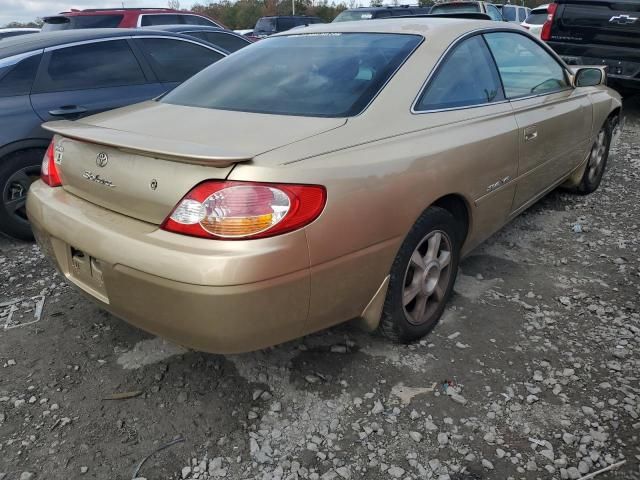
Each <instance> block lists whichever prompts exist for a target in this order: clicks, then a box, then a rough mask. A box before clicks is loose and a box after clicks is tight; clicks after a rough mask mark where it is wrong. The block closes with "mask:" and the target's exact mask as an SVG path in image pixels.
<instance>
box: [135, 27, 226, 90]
mask: <svg viewBox="0 0 640 480" xmlns="http://www.w3.org/2000/svg"><path fill="white" fill-rule="evenodd" d="M136 42H138V45H140V47H141V48H142V50H143V52H144V54H145V56H146V58H147V60H148V61H149V63H150V64H151V68H152V69H153V71H154V72H155V74H156V75H157V76H158V79H159V80H160V81H161V82H184V81H185V80H186V79H187V78H189V77H191V76H193V75H195V74H196V73H198V72H199V71H200V70H202V69H203V68H205V67H208V66H209V65H211V64H212V63H214V62H217V61H218V60H220V59H221V58H223V57H224V55H222V54H221V53H218V52H216V51H213V50H210V49H208V48H205V47H202V46H200V45H196V44H195V43H191V42H186V41H183V40H171V39H168V38H141V39H137V40H136Z"/></svg>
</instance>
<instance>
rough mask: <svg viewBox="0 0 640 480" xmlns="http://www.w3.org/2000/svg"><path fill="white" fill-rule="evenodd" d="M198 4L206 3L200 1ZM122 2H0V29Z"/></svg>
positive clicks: (154, 3) (157, 2) (128, 3)
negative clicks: (15, 23)
mask: <svg viewBox="0 0 640 480" xmlns="http://www.w3.org/2000/svg"><path fill="white" fill-rule="evenodd" d="M195 3H198V2H197V1H195V0H180V8H186V9H188V8H191V7H192V6H193V5H194V4H195ZM200 3H208V2H205V1H200ZM121 6H122V0H68V1H64V0H62V1H60V0H0V27H2V26H4V25H6V24H7V23H9V22H30V21H32V20H35V19H36V18H38V17H45V16H47V15H52V14H56V13H58V12H63V11H65V10H69V9H71V8H77V9H80V10H81V9H83V8H103V7H121ZM124 6H125V7H166V6H167V0H124Z"/></svg>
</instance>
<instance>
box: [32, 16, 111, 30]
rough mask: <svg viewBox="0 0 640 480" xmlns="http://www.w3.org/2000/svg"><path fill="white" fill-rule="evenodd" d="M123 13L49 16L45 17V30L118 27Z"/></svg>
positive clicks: (43, 28) (43, 26)
mask: <svg viewBox="0 0 640 480" xmlns="http://www.w3.org/2000/svg"><path fill="white" fill-rule="evenodd" d="M122 17H123V15H77V16H73V17H65V16H59V17H49V18H45V19H44V25H42V31H43V32H52V31H54V30H73V29H76V28H116V27H118V26H119V25H120V22H122Z"/></svg>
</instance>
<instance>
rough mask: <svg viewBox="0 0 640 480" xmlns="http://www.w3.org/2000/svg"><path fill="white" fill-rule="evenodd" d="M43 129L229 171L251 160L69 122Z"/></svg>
mask: <svg viewBox="0 0 640 480" xmlns="http://www.w3.org/2000/svg"><path fill="white" fill-rule="evenodd" d="M42 127H43V128H44V129H45V130H49V131H50V132H53V133H57V134H59V135H62V136H63V137H66V138H72V139H74V140H80V141H83V142H89V143H96V144H99V145H105V146H108V147H115V148H118V149H120V150H123V151H128V152H132V153H138V154H142V155H145V156H147V157H157V158H163V159H165V160H171V161H178V162H181V163H193V164H198V165H207V166H214V167H228V166H230V165H233V164H234V163H239V162H247V161H249V160H251V159H252V158H253V156H251V155H246V154H242V153H239V152H232V151H227V150H222V149H216V150H217V151H216V152H212V151H211V147H210V146H207V145H201V144H199V143H192V142H181V141H177V140H175V139H167V138H159V137H151V136H147V135H141V134H139V133H134V132H124V131H122V130H114V129H111V128H104V127H97V126H95V125H88V124H86V123H80V122H72V121H69V120H58V121H55V122H47V123H44V124H43V125H42Z"/></svg>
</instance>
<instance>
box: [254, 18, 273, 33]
mask: <svg viewBox="0 0 640 480" xmlns="http://www.w3.org/2000/svg"><path fill="white" fill-rule="evenodd" d="M254 30H255V31H256V32H267V33H274V32H275V31H276V19H275V18H274V17H270V18H261V19H259V20H258V21H257V22H256V28H255V29H254Z"/></svg>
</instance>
